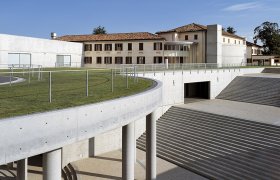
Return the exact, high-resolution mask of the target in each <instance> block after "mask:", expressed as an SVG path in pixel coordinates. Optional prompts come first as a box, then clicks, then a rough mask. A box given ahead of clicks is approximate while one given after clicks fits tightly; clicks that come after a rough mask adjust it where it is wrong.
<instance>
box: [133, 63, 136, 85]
mask: <svg viewBox="0 0 280 180" xmlns="http://www.w3.org/2000/svg"><path fill="white" fill-rule="evenodd" d="M133 71H134V83H135V82H136V67H135V66H134V67H133Z"/></svg>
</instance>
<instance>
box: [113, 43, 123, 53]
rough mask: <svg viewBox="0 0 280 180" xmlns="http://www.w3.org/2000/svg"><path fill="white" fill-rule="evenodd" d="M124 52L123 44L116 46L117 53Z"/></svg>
mask: <svg viewBox="0 0 280 180" xmlns="http://www.w3.org/2000/svg"><path fill="white" fill-rule="evenodd" d="M122 50H123V44H121V43H118V44H115V51H122Z"/></svg>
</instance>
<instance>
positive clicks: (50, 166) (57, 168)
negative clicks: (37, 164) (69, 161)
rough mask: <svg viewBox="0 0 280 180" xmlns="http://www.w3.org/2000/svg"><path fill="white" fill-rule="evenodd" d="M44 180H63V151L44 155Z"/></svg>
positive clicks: (59, 150) (58, 150)
mask: <svg viewBox="0 0 280 180" xmlns="http://www.w3.org/2000/svg"><path fill="white" fill-rule="evenodd" d="M43 180H61V149H57V150H54V151H51V152H47V153H45V154H43Z"/></svg>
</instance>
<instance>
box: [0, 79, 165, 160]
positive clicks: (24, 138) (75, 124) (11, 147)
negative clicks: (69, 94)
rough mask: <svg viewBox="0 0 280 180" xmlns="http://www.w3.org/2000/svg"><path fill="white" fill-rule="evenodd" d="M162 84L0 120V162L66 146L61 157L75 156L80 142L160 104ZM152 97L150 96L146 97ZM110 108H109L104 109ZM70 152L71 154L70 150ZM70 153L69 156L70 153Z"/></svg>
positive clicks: (149, 110) (154, 108)
mask: <svg viewBox="0 0 280 180" xmlns="http://www.w3.org/2000/svg"><path fill="white" fill-rule="evenodd" d="M161 89H162V84H161V83H160V82H158V83H157V84H156V86H155V87H153V88H151V89H149V90H147V91H145V92H142V93H139V94H135V95H131V96H128V97H123V98H119V99H114V100H109V101H104V102H101V103H94V104H88V105H83V106H78V107H72V108H66V109H62V110H54V111H50V112H44V113H37V114H32V115H25V116H17V117H13V118H6V119H1V121H0V137H5V138H0V165H2V164H6V163H9V162H12V161H17V160H20V159H24V158H27V157H31V156H34V155H38V154H41V153H45V152H49V151H51V150H54V149H59V148H62V147H67V146H68V145H71V148H70V149H69V148H68V150H65V151H63V152H64V154H63V156H64V158H67V159H69V160H73V159H77V156H76V155H77V154H78V155H80V154H84V155H83V157H84V156H87V154H88V152H87V153H86V152H83V153H81V152H82V151H83V150H84V149H85V148H84V147H86V145H84V143H80V142H81V141H85V140H88V139H90V138H92V137H95V136H98V135H100V134H102V133H105V132H109V131H111V130H113V129H116V128H120V127H122V126H124V125H127V124H129V123H131V122H134V121H137V120H139V119H141V118H143V117H145V116H146V115H147V114H149V113H151V112H153V111H154V110H156V109H157V108H158V107H160V106H161V97H162V92H161ZM150 97H153V98H150ZM108 107H110V108H108ZM81 146H83V148H80V147H81ZM70 152H71V153H70ZM72 154H73V156H72Z"/></svg>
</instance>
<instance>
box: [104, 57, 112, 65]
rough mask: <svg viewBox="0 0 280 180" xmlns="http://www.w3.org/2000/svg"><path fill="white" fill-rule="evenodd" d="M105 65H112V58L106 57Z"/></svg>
mask: <svg viewBox="0 0 280 180" xmlns="http://www.w3.org/2000/svg"><path fill="white" fill-rule="evenodd" d="M104 64H112V57H105V58H104Z"/></svg>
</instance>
